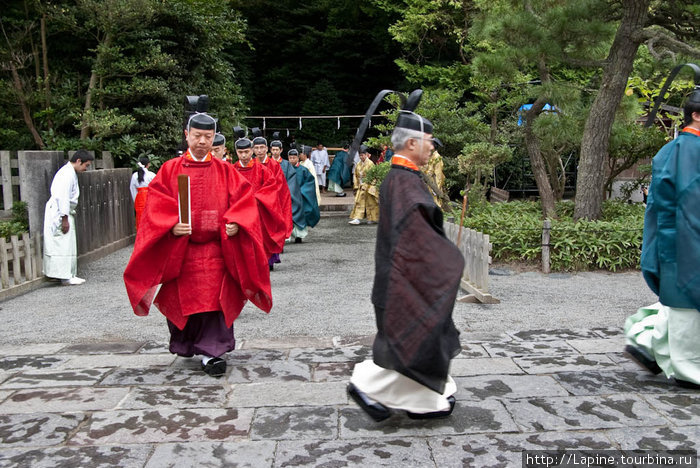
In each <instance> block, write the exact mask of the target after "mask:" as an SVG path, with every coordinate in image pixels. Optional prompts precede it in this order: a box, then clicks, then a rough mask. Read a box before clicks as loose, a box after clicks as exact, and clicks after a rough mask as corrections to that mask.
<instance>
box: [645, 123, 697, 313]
mask: <svg viewBox="0 0 700 468" xmlns="http://www.w3.org/2000/svg"><path fill="white" fill-rule="evenodd" d="M641 267H642V274H643V275H644V279H645V280H646V282H647V284H648V285H649V287H650V288H651V290H652V291H654V293H656V294H658V295H659V301H660V302H661V303H662V304H663V305H665V306H668V307H676V308H687V309H697V310H700V136H697V135H694V134H693V133H690V132H688V131H684V132H681V134H680V135H679V136H678V137H677V138H676V139H675V140H673V141H671V142H669V143H667V144H666V145H664V147H663V148H661V150H659V152H658V153H657V154H656V156H655V157H654V159H653V160H652V177H651V186H650V187H649V196H648V198H647V209H646V213H645V216H644V238H643V241H642V259H641Z"/></svg>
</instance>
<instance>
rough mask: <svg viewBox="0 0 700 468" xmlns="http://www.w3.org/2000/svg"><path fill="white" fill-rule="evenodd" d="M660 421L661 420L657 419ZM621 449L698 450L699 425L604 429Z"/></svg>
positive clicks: (699, 446) (699, 444)
mask: <svg viewBox="0 0 700 468" xmlns="http://www.w3.org/2000/svg"><path fill="white" fill-rule="evenodd" d="M659 422H661V421H659ZM606 434H607V436H608V437H609V438H610V440H612V441H613V442H615V443H616V444H618V445H619V446H620V448H621V449H622V450H638V449H641V450H698V448H700V426H684V427H628V428H625V429H612V430H609V431H606Z"/></svg>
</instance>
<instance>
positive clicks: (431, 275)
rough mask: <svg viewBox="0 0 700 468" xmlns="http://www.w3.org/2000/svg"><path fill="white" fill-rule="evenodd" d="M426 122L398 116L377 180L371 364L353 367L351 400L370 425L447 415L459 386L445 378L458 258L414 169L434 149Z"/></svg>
mask: <svg viewBox="0 0 700 468" xmlns="http://www.w3.org/2000/svg"><path fill="white" fill-rule="evenodd" d="M432 133H433V125H432V123H431V122H430V121H429V120H427V119H425V118H423V117H421V116H420V115H418V114H415V113H413V112H406V111H402V112H401V114H400V115H399V118H398V120H397V122H396V129H395V130H394V132H393V134H392V137H391V142H392V145H393V147H394V148H395V150H396V154H394V156H393V157H392V160H391V163H392V166H391V170H390V171H389V173H388V175H387V176H386V178H385V179H384V181H383V182H382V185H381V188H380V192H379V199H380V200H381V202H380V206H379V225H378V228H377V245H376V252H375V276H374V287H373V290H372V303H373V304H374V308H375V314H376V320H377V328H378V330H377V335H376V337H375V340H374V346H373V359H372V360H367V361H365V362H362V363H359V364H357V365H356V366H355V369H354V371H353V375H352V378H351V379H350V384H349V385H348V393H349V395H350V396H351V397H352V398H353V400H355V402H357V403H358V404H359V405H360V407H361V408H362V409H363V410H365V412H367V414H369V416H371V417H372V418H373V419H374V420H375V421H381V420H383V419H386V418H388V417H389V416H390V415H391V410H392V409H394V410H403V411H406V412H407V414H408V416H409V417H411V418H414V419H428V418H436V417H445V416H449V415H450V414H451V413H452V409H453V408H454V405H455V399H454V397H453V396H452V395H453V394H454V393H455V391H456V390H457V387H456V385H455V382H454V380H452V378H451V377H450V376H449V375H448V369H449V364H450V360H451V359H452V358H454V357H455V356H457V354H459V352H460V349H461V348H460V344H459V331H457V329H456V327H455V325H454V322H453V321H452V309H453V307H454V302H455V299H456V297H457V292H458V289H459V283H460V278H461V276H462V271H463V269H464V259H463V257H462V254H461V253H460V251H459V249H457V247H456V246H455V245H454V244H453V243H452V242H451V241H450V240H448V239H447V238H446V237H445V233H444V231H443V227H442V211H441V210H440V208H439V207H438V206H437V205H436V204H435V202H434V201H433V197H432V195H431V194H430V192H429V190H428V187H427V186H426V184H425V182H424V180H423V175H422V173H421V172H420V170H419V167H420V166H422V165H424V164H426V163H427V162H428V160H429V159H430V154H431V153H432V151H433V149H434V140H433V135H432Z"/></svg>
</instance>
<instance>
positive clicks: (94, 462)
mask: <svg viewBox="0 0 700 468" xmlns="http://www.w3.org/2000/svg"><path fill="white" fill-rule="evenodd" d="M151 450H152V448H151V446H150V445H126V446H125V445H122V446H107V447H60V448H44V449H32V450H21V449H15V450H0V465H2V466H12V467H16V468H76V467H90V468H111V467H115V466H119V467H120V468H141V467H143V465H144V464H145V463H146V460H148V456H149V455H150V452H151Z"/></svg>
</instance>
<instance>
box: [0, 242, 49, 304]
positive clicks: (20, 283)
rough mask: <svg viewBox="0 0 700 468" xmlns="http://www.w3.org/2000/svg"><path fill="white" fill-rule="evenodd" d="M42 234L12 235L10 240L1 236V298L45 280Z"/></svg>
mask: <svg viewBox="0 0 700 468" xmlns="http://www.w3.org/2000/svg"><path fill="white" fill-rule="evenodd" d="M41 243H42V236H41V235H36V236H33V237H30V236H29V233H26V232H25V233H24V234H22V236H21V239H20V238H19V236H11V237H10V241H9V242H8V241H7V240H5V239H4V238H1V237H0V298H5V297H9V296H11V295H15V294H19V293H21V292H24V291H25V290H28V289H29V288H30V287H31V286H32V285H34V284H36V283H40V282H41V281H43V273H42V271H41V267H42V251H43V249H42V244H41Z"/></svg>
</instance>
